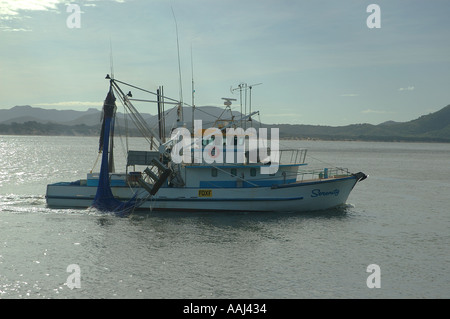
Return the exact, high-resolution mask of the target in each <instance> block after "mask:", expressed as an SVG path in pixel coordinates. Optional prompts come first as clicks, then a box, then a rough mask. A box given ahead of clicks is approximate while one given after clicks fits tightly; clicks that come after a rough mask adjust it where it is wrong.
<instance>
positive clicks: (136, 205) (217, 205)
mask: <svg viewBox="0 0 450 319" xmlns="http://www.w3.org/2000/svg"><path fill="white" fill-rule="evenodd" d="M106 78H107V79H108V80H109V83H110V85H109V91H108V94H107V97H106V99H105V101H104V105H103V122H102V129H101V134H100V143H99V144H100V146H99V154H101V167H100V172H98V173H94V172H90V173H87V176H86V178H83V179H79V180H76V181H71V182H58V183H53V184H49V185H47V192H46V201H47V205H48V207H50V208H88V207H95V208H97V209H98V210H100V211H105V212H113V213H115V214H118V215H128V214H130V213H131V212H133V211H134V210H144V211H189V212H200V211H206V212H217V211H227V212H234V211H241V212H305V211H319V210H326V209H330V208H334V207H337V206H340V205H343V204H345V203H346V201H347V199H348V196H349V194H350V192H351V191H352V189H353V188H354V187H355V185H356V183H358V182H359V181H362V180H364V179H365V178H367V176H366V175H365V174H364V173H362V172H359V173H351V172H349V171H348V170H347V169H342V168H332V167H324V168H322V169H320V170H317V169H316V170H309V169H308V168H307V163H306V161H305V159H306V154H307V150H306V149H280V148H279V147H278V144H277V142H278V139H277V137H278V136H277V135H276V134H275V133H273V134H272V135H276V136H275V137H276V138H274V139H272V137H273V136H272V135H271V138H270V140H269V139H268V138H267V135H265V136H263V137H261V136H259V137H258V136H255V135H257V134H258V131H257V130H256V129H254V128H253V127H251V128H250V127H247V124H246V123H248V122H249V120H251V118H252V116H254V115H255V114H257V113H259V112H251V111H249V112H248V114H246V113H242V111H241V113H239V114H240V117H239V118H237V119H236V118H235V116H233V115H232V113H231V111H230V114H231V115H230V117H229V118H225V117H223V118H222V117H220V118H218V119H217V120H216V121H215V123H214V124H215V125H214V126H213V127H211V128H209V129H206V130H205V129H203V128H202V127H200V128H199V127H197V128H196V127H194V125H193V127H192V132H190V131H189V130H187V128H186V127H185V126H184V125H183V118H182V114H183V106H184V103H183V102H182V101H181V99H180V101H178V100H175V99H171V98H168V97H166V96H164V94H163V90H162V87H160V88H159V89H158V90H157V91H156V92H151V91H148V90H145V89H142V88H139V87H137V86H134V85H131V84H128V83H125V82H122V81H119V80H117V79H114V78H112V77H110V76H109V75H107V77H106ZM124 86H127V87H129V88H131V89H132V90H134V91H135V92H140V93H141V92H144V93H147V94H151V95H153V96H156V100H154V97H153V100H148V99H137V98H133V94H134V92H133V93H132V92H131V91H129V92H128V93H124V91H123V89H122V87H124ZM239 88H240V89H243V88H248V86H245V87H244V86H241V85H240V86H239ZM250 89H251V86H250ZM125 91H126V90H125ZM116 96H117V97H118V99H119V100H120V102H121V104H122V105H123V106H124V107H125V108H126V109H127V110H129V112H130V118H131V119H132V120H133V122H134V124H135V126H136V127H137V128H138V129H139V131H140V132H141V133H142V135H143V137H144V138H145V139H146V141H147V142H148V148H147V149H144V150H127V159H126V167H125V168H124V171H123V172H121V173H117V172H116V171H115V168H114V155H113V149H114V147H113V140H114V123H115V114H116V109H117V107H116ZM223 99H224V100H225V102H224V104H225V109H229V110H231V108H230V105H231V103H232V101H235V99H230V98H223ZM136 101H139V102H150V103H155V104H156V105H157V107H158V133H156V132H155V129H156V128H152V127H150V126H149V124H148V123H147V122H146V121H145V120H144V119H143V117H142V116H141V115H140V113H139V112H138V111H137V109H136V108H135V107H134V105H133V102H136ZM165 105H174V108H176V110H177V115H178V117H177V127H176V129H174V130H173V132H172V134H171V137H170V138H169V139H168V140H166V137H165V135H166V134H165V118H164V106H165ZM241 105H242V103H241ZM241 109H242V107H241ZM194 110H195V106H194V103H192V122H193V124H194V123H195V122H196V121H195V120H194ZM250 110H251V108H250ZM224 113H225V112H224ZM224 113H222V114H224ZM187 132H189V135H188V134H187ZM259 132H265V131H264V130H263V129H262V128H260V129H259ZM269 141H270V143H269ZM269 144H270V145H269Z"/></svg>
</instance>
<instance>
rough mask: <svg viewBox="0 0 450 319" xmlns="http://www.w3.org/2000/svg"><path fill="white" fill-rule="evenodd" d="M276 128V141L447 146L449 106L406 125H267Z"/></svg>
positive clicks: (448, 140)
mask: <svg viewBox="0 0 450 319" xmlns="http://www.w3.org/2000/svg"><path fill="white" fill-rule="evenodd" d="M271 126H272V127H279V128H280V138H294V139H295V138H300V139H324V140H364V141H411V142H413V141H414V142H445V143H449V142H450V105H447V106H446V107H444V108H443V109H441V110H439V111H437V112H434V113H430V114H428V115H423V116H421V117H419V118H418V119H415V120H412V121H409V122H394V121H388V122H384V123H381V124H378V125H372V124H352V125H347V126H338V127H333V126H320V125H289V124H279V125H271Z"/></svg>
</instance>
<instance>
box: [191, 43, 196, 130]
mask: <svg viewBox="0 0 450 319" xmlns="http://www.w3.org/2000/svg"><path fill="white" fill-rule="evenodd" d="M191 73H192V88H191V90H192V92H191V93H192V119H191V120H192V123H191V124H192V131H191V132H192V134H194V111H195V103H194V93H195V89H194V59H193V57H192V45H191Z"/></svg>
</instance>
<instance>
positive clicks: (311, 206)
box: [46, 176, 358, 212]
mask: <svg viewBox="0 0 450 319" xmlns="http://www.w3.org/2000/svg"><path fill="white" fill-rule="evenodd" d="M357 181H358V178H357V177H356V176H348V177H342V178H329V179H322V180H315V181H310V182H296V183H291V184H284V185H278V186H275V187H243V188H210V189H204V188H188V187H186V188H175V187H173V188H172V187H163V188H160V189H159V191H158V193H157V194H155V195H154V196H153V197H150V196H149V194H148V192H147V191H146V190H144V189H143V188H130V187H128V186H119V187H118V186H112V187H111V189H112V192H113V194H114V196H115V198H117V199H119V200H121V201H124V202H125V201H128V200H129V199H130V198H132V197H133V195H134V194H135V193H136V192H137V194H138V195H137V198H138V201H142V203H141V205H140V206H139V207H138V209H139V210H148V211H150V210H155V211H159V210H167V211H194V212H195V211H211V212H214V211H246V212H256V211H259V212H262V211H272V212H274V211H277V212H288V211H293V212H305V211H317V210H325V209H329V208H333V207H336V206H340V205H343V204H345V203H346V201H347V198H348V196H349V195H350V192H351V190H352V189H353V187H354V186H355V184H356V183H357ZM96 191H97V187H95V186H87V185H77V184H76V183H56V184H50V185H48V186H47V194H46V199H47V205H48V206H49V207H52V208H88V207H90V206H91V205H92V202H93V200H94V197H95V194H96Z"/></svg>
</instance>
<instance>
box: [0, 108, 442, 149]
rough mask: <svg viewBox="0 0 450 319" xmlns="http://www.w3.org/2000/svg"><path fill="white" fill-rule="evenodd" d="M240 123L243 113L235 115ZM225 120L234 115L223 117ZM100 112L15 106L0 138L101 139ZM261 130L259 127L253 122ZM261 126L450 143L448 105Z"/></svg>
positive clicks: (172, 114)
mask: <svg viewBox="0 0 450 319" xmlns="http://www.w3.org/2000/svg"><path fill="white" fill-rule="evenodd" d="M223 111H224V109H223V108H219V107H213V106H203V107H197V108H196V112H195V118H196V119H201V120H202V121H203V124H204V125H206V126H207V127H210V126H212V124H213V123H214V120H215V119H216V118H217V117H219V116H220V115H221V114H222V113H223ZM183 113H184V114H183V115H184V119H185V123H186V125H187V126H188V127H190V126H191V118H192V108H190V107H186V108H184V111H183ZM165 114H166V123H167V124H166V128H167V132H169V131H170V129H171V125H172V123H175V121H176V116H177V115H176V110H174V109H170V110H168V111H166V112H165ZM141 115H142V116H143V118H144V119H145V120H146V121H147V122H148V123H149V125H150V126H151V127H156V126H157V123H158V117H157V115H151V114H141ZM233 115H234V116H235V117H236V118H239V117H240V113H239V112H233ZM127 116H128V117H129V115H124V114H123V113H118V114H117V120H116V123H117V125H119V126H120V127H125V119H127ZM223 117H224V118H229V117H230V114H229V112H228V113H225V114H224V115H223ZM100 119H101V111H100V110H97V109H89V110H87V111H73V110H65V111H61V110H46V109H42V108H34V107H31V106H28V105H27V106H15V107H13V108H11V109H9V110H0V134H11V135H97V134H98V133H99V129H100ZM127 122H128V128H129V132H131V135H138V131H137V129H136V128H135V127H134V126H133V125H132V124H131V123H132V121H131V120H129V121H127ZM253 124H254V126H256V127H258V125H259V123H257V122H256V121H254V122H253ZM261 126H262V127H267V128H270V127H277V128H279V129H280V138H284V139H322V140H363V141H410V142H445V143H450V105H447V106H446V107H444V108H442V109H441V110H439V111H437V112H434V113H430V114H428V115H423V116H421V117H419V118H417V119H414V120H412V121H409V122H394V121H387V122H384V123H381V124H378V125H372V124H352V125H346V126H337V127H335V126H322V125H302V124H295V125H293V124H276V125H274V124H261Z"/></svg>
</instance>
